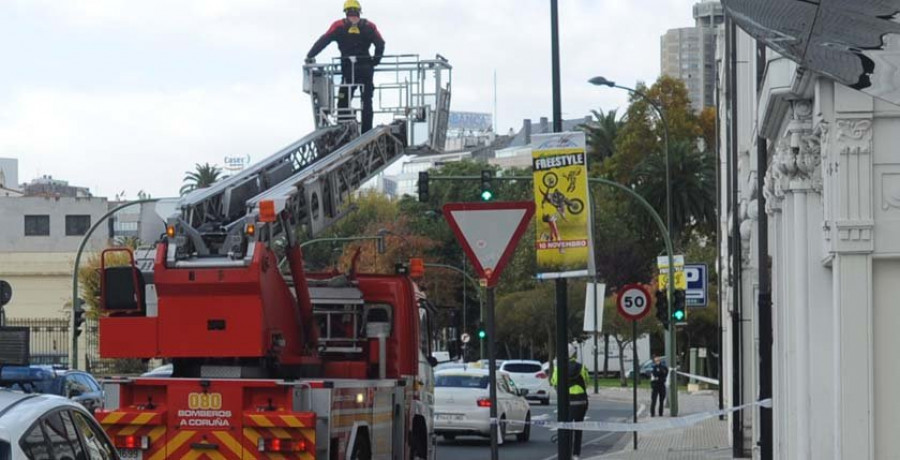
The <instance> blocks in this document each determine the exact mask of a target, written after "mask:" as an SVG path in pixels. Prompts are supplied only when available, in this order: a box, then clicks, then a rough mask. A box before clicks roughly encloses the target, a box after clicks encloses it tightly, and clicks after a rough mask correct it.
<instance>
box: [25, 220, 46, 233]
mask: <svg viewBox="0 0 900 460" xmlns="http://www.w3.org/2000/svg"><path fill="white" fill-rule="evenodd" d="M25 236H50V216H25Z"/></svg>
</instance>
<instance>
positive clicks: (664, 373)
mask: <svg viewBox="0 0 900 460" xmlns="http://www.w3.org/2000/svg"><path fill="white" fill-rule="evenodd" d="M668 378H669V368H668V367H666V365H665V363H663V362H662V360H661V359H660V357H659V356H654V357H653V368H652V369H651V370H650V389H651V392H650V416H651V417H653V416H655V415H656V400H657V399H659V416H660V417H662V414H663V405H664V404H665V401H666V380H667V379H668Z"/></svg>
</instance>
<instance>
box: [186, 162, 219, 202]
mask: <svg viewBox="0 0 900 460" xmlns="http://www.w3.org/2000/svg"><path fill="white" fill-rule="evenodd" d="M221 175H222V169H220V168H219V167H218V166H214V165H211V164H209V163H204V164H202V165H201V164H200V163H197V164H196V165H195V169H194V171H185V173H184V179H182V182H183V183H184V185H182V186H181V189H180V190H179V193H180V194H182V195H184V194H186V193H188V192H191V191H193V190H195V189H198V188H206V187H209V186H210V185H212V184H214V183H215V182H216V181H217V180H219V178H220V176H221Z"/></svg>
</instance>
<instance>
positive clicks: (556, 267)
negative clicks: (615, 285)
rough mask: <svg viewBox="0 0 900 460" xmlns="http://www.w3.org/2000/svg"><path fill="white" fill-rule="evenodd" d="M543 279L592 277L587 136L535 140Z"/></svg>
mask: <svg viewBox="0 0 900 460" xmlns="http://www.w3.org/2000/svg"><path fill="white" fill-rule="evenodd" d="M533 139H534V141H533V145H535V147H534V148H533V149H532V152H531V157H532V168H533V178H534V203H535V213H534V216H535V221H536V231H535V239H536V241H535V252H536V253H537V272H538V274H537V277H538V278H539V279H551V278H571V277H581V276H592V275H593V272H594V258H593V257H592V254H593V249H592V247H593V246H592V242H591V218H590V214H591V207H590V200H589V196H588V195H589V194H588V170H587V155H586V154H585V151H584V147H585V138H584V133H583V132H568V133H553V134H541V135H536V136H534V137H533Z"/></svg>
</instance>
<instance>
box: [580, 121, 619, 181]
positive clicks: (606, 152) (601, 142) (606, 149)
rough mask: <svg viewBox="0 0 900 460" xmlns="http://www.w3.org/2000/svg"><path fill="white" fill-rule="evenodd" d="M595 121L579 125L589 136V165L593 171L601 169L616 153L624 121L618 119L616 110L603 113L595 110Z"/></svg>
mask: <svg viewBox="0 0 900 460" xmlns="http://www.w3.org/2000/svg"><path fill="white" fill-rule="evenodd" d="M591 113H592V114H593V115H594V120H593V121H591V122H589V123H585V124H583V125H579V128H581V129H582V130H583V131H584V133H585V135H586V136H587V145H588V164H590V165H591V169H595V168H599V166H600V165H601V164H602V163H603V161H604V160H606V159H607V158H610V157H612V156H613V154H614V153H615V151H616V137H618V134H619V129H620V128H621V127H622V120H620V119H618V118H617V115H618V114H617V113H616V110H615V109H613V110H610V111H609V112H603V109H600V110H593V111H591Z"/></svg>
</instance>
